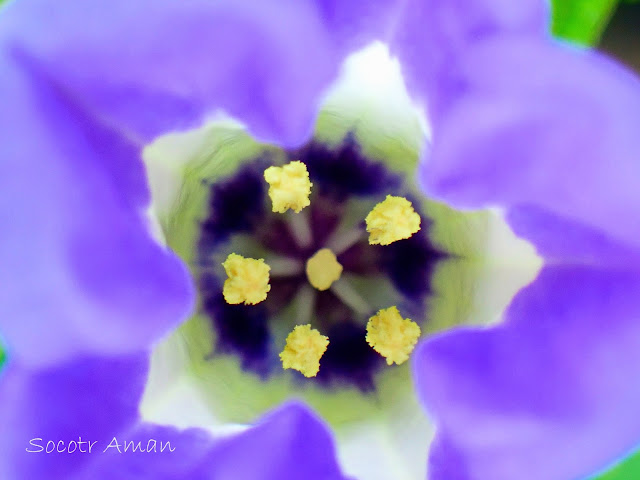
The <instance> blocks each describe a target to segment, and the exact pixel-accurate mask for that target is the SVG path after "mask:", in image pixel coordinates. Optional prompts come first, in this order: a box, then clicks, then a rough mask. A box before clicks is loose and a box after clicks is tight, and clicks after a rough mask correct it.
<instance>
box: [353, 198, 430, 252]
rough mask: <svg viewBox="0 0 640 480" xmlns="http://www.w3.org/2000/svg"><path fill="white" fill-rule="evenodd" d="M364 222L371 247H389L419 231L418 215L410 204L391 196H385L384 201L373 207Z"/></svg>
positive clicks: (404, 199)
mask: <svg viewBox="0 0 640 480" xmlns="http://www.w3.org/2000/svg"><path fill="white" fill-rule="evenodd" d="M365 221H366V222H367V232H369V244H371V245H389V244H391V243H393V242H396V241H398V240H404V239H407V238H409V237H411V236H412V235H413V234H414V233H416V232H418V231H419V230H420V215H418V214H417V213H416V211H415V210H414V209H413V205H412V204H411V202H410V201H409V200H407V199H406V198H404V197H394V196H393V195H387V198H386V199H385V200H384V201H382V202H380V203H378V204H377V205H376V206H375V207H373V210H371V212H369V215H367V218H366V219H365Z"/></svg>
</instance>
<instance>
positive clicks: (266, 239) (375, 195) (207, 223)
mask: <svg viewBox="0 0 640 480" xmlns="http://www.w3.org/2000/svg"><path fill="white" fill-rule="evenodd" d="M288 156H289V158H288V159H286V160H288V161H285V162H280V163H279V164H276V165H274V164H273V163H275V162H274V161H273V159H271V158H257V159H255V160H253V161H250V162H247V163H246V164H245V165H244V166H243V167H241V168H240V169H239V170H238V171H236V172H235V173H234V174H233V175H231V176H229V177H227V178H225V179H223V180H221V181H217V182H216V183H215V184H212V186H211V188H210V197H209V205H210V209H209V212H208V214H207V217H206V219H205V220H204V221H203V222H202V224H201V235H200V240H199V252H198V262H197V263H198V265H199V277H200V282H199V284H200V290H201V296H202V299H203V302H202V306H203V310H204V311H205V313H206V314H207V316H208V317H209V319H210V320H211V322H212V325H213V327H214V329H215V331H216V333H217V344H216V346H215V352H214V355H217V354H222V355H228V354H233V355H237V356H239V357H240V358H241V362H242V365H243V368H245V370H249V371H254V372H256V373H258V374H259V375H260V376H261V377H263V378H267V377H270V376H272V375H275V374H277V373H278V372H283V368H284V369H293V370H294V372H293V375H300V379H301V380H302V379H303V378H304V377H307V378H312V379H313V381H318V382H320V383H321V384H323V385H327V386H346V385H355V386H356V387H358V388H359V389H361V390H363V391H368V390H371V389H373V388H374V387H375V381H374V378H375V374H376V372H377V371H378V370H379V369H381V368H382V367H383V366H384V363H385V360H386V363H387V364H388V365H391V364H392V363H397V364H401V363H403V362H406V361H407V360H408V358H409V355H410V353H411V351H412V350H413V348H414V346H415V344H416V343H417V340H418V337H419V336H420V332H421V330H420V327H419V326H418V324H417V323H416V322H422V321H424V317H425V305H426V297H427V295H428V293H429V280H430V274H431V271H432V269H433V266H434V264H435V263H436V262H437V261H438V260H439V259H440V258H441V257H442V254H441V253H440V252H438V251H436V249H435V248H433V247H432V246H431V244H430V243H429V240H428V236H427V233H428V232H427V229H428V224H429V222H428V221H427V220H426V219H425V218H423V217H422V216H421V214H420V213H419V210H420V209H419V205H418V204H417V203H416V202H415V201H414V202H412V201H411V200H409V198H411V189H410V186H408V185H407V184H406V183H405V182H404V179H403V178H402V176H401V175H399V174H396V173H392V172H391V171H389V170H388V169H387V168H386V167H384V166H383V165H382V164H380V163H377V162H374V161H371V160H369V159H367V158H365V157H364V156H363V155H362V154H361V153H360V150H359V147H358V146H357V144H356V143H355V142H354V141H353V140H352V139H348V140H347V141H346V143H345V144H344V145H343V146H342V147H341V148H340V149H338V150H331V149H329V148H328V147H325V146H323V145H319V144H311V145H309V146H307V147H305V148H303V149H301V150H299V151H297V152H290V153H289V154H288ZM408 197H409V198H408ZM410 318H414V319H415V320H416V322H414V321H413V320H410ZM298 372H299V373H298Z"/></svg>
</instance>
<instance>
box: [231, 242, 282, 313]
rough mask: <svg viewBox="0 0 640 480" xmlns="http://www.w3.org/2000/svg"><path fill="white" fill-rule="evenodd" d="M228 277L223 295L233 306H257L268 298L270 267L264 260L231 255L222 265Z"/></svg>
mask: <svg viewBox="0 0 640 480" xmlns="http://www.w3.org/2000/svg"><path fill="white" fill-rule="evenodd" d="M222 266H223V267H224V270H225V272H227V276H228V277H229V278H228V279H227V280H226V281H225V282H224V287H223V291H222V295H223V296H224V299H225V300H226V302H227V303H230V304H232V305H235V304H238V303H244V304H245V305H255V304H256V303H260V302H262V301H263V300H265V299H266V298H267V293H268V292H269V290H271V285H269V270H271V268H270V267H269V265H267V264H266V263H264V260H263V259H262V258H260V259H255V258H244V257H242V256H240V255H237V254H235V253H231V254H230V255H229V256H228V257H227V259H226V260H225V262H224V263H223V264H222Z"/></svg>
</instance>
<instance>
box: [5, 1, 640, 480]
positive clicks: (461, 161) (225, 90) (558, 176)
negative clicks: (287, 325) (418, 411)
mask: <svg viewBox="0 0 640 480" xmlns="http://www.w3.org/2000/svg"><path fill="white" fill-rule="evenodd" d="M546 28H547V12H546V9H545V6H544V5H543V4H542V2H538V1H536V0H526V1H524V2H510V1H506V0H456V1H451V0H448V1H442V0H425V1H417V0H407V1H398V2H393V1H382V0H376V1H372V2H351V3H349V2H332V1H330V0H327V1H311V0H309V1H298V2H287V1H284V0H283V1H277V0H273V1H271V0H270V1H264V2H252V1H248V0H234V1H227V0H223V1H220V2H211V1H205V0H202V1H200V0H192V1H181V2H178V1H169V0H160V1H158V0H156V1H153V2H142V1H139V2H126V1H121V0H116V1H113V0H112V1H109V2H99V1H93V0H91V1H85V2H80V3H78V4H77V5H74V6H66V5H61V4H60V3H59V2H53V1H50V0H32V1H30V2H27V1H24V2H23V1H20V0H16V1H14V2H13V3H10V4H9V5H7V6H5V7H4V9H3V10H2V11H1V12H0V66H1V67H2V72H3V75H2V77H1V78H0V105H2V109H0V132H2V135H3V141H2V142H1V143H0V158H2V168H3V170H2V179H3V184H2V195H1V196H0V212H1V213H2V218H3V220H4V221H3V223H2V224H3V233H2V239H3V243H2V245H1V246H0V258H1V261H0V264H1V265H2V269H1V270H0V272H1V273H0V275H1V276H2V282H1V283H2V286H3V288H2V294H1V296H0V305H1V306H2V309H1V311H0V314H1V315H0V332H1V333H2V338H3V344H4V345H5V346H6V349H7V356H8V360H7V362H6V364H5V365H4V367H3V370H2V372H0V375H1V378H0V380H1V381H0V400H1V402H2V405H3V408H2V409H1V410H0V412H1V413H0V425H3V430H2V435H0V452H1V453H0V477H1V478H15V479H22V478H25V479H27V478H28V479H31V478H65V479H66V478H77V479H84V478H91V479H94V478H167V479H173V478H188V479H192V478H193V479H200V478H203V479H204V478H215V479H226V478H233V479H245V478H246V479H257V478H264V479H272V478H273V479H276V478H278V479H286V478H314V479H315V478H317V479H327V480H328V479H334V478H335V479H340V478H346V476H345V475H344V474H343V473H342V470H341V468H340V467H339V465H338V462H337V460H336V452H335V450H334V441H333V438H332V436H331V434H330V431H329V429H328V428H327V426H326V425H325V424H324V422H323V420H322V419H321V418H320V417H319V416H317V415H316V414H315V413H313V412H312V411H311V410H310V408H309V407H307V406H306V405H305V404H303V403H300V402H298V401H291V402H287V403H285V404H284V405H283V406H282V407H280V408H278V409H277V410H276V411H274V412H272V413H270V414H268V415H267V416H265V417H264V418H262V419H261V420H259V421H257V422H256V424H255V425H254V426H252V427H251V428H249V429H246V430H243V431H242V432H240V433H235V434H228V435H224V436H221V435H218V436H214V435H212V434H211V433H210V432H208V431H205V430H202V429H195V428H194V429H178V428H176V427H172V426H163V425H159V424H154V423H150V422H148V421H145V420H144V419H143V416H141V414H140V401H141V397H142V394H143V389H144V387H145V383H146V382H147V378H148V371H149V355H150V354H149V352H150V349H151V348H152V347H153V346H154V345H156V344H157V342H158V341H159V340H161V339H162V338H163V337H164V336H166V335H167V334H168V333H170V332H171V331H173V330H175V329H176V328H177V327H178V325H179V324H180V323H182V322H183V321H184V320H185V319H186V318H187V317H188V316H189V315H190V313H191V311H192V310H193V308H194V303H195V289H194V286H193V284H192V281H191V279H190V275H189V273H188V272H187V269H186V267H185V265H184V264H183V263H182V261H181V260H180V259H178V257H177V256H176V255H175V254H174V253H172V252H171V251H170V250H169V249H168V248H166V247H165V246H163V245H162V244H161V242H159V241H158V240H157V239H155V238H154V236H153V233H152V231H153V222H152V220H151V219H150V215H149V212H148V208H149V205H150V201H151V198H150V193H149V188H148V186H147V179H146V177H145V170H144V167H143V163H142V158H141V157H142V150H143V148H144V147H145V146H147V145H148V144H150V143H151V142H152V141H153V140H154V139H156V138H157V137H158V136H160V135H162V134H165V133H169V132H172V131H186V130H188V129H192V128H195V127H198V126H201V125H202V124H204V123H205V122H206V121H207V120H209V119H211V118H212V117H213V116H214V115H215V114H217V113H218V112H220V111H222V112H224V113H226V114H228V115H231V116H233V117H234V118H237V119H239V120H241V121H242V122H243V123H244V124H246V125H247V127H248V129H249V131H250V132H251V134H252V135H253V136H254V137H255V138H258V139H260V140H262V141H268V142H271V143H274V144H276V145H279V146H281V147H283V148H287V149H299V148H300V145H302V144H303V143H304V142H305V141H306V140H308V139H309V137H310V134H311V128H312V125H313V122H314V120H315V115H316V114H317V109H318V104H319V102H320V98H321V95H322V93H323V92H324V89H325V88H326V87H327V86H328V85H329V84H330V82H331V81H332V80H333V79H334V78H335V77H336V75H337V72H338V68H339V66H340V63H341V61H342V60H343V59H344V58H345V56H346V55H347V54H348V53H349V52H351V51H354V50H355V49H357V48H359V47H361V46H363V45H365V44H366V43H368V42H370V41H372V40H374V39H377V40H381V41H384V42H386V43H387V44H388V45H389V48H390V50H391V52H392V53H393V54H395V55H397V57H398V58H399V60H400V63H401V67H402V70H403V73H404V76H405V78H406V81H407V85H408V87H409V90H410V92H411V94H412V97H413V98H414V99H415V101H416V102H417V103H418V104H420V105H421V106H422V107H424V108H426V109H427V110H428V112H429V120H430V127H431V130H432V135H431V143H430V144H429V146H428V148H426V147H425V148H424V152H423V157H424V158H423V159H422V162H421V166H420V171H419V182H420V183H421V185H422V186H423V188H424V191H425V192H426V194H427V195H428V196H430V197H432V198H437V199H440V200H442V201H445V202H446V203H447V204H448V205H451V206H454V207H459V208H469V209H476V208H483V207H500V208H501V209H502V210H503V211H504V212H506V217H507V219H508V222H509V224H510V225H511V227H512V228H513V229H514V230H515V232H516V233H517V234H518V235H520V236H522V237H524V238H526V239H528V240H529V241H530V242H532V243H533V244H534V245H535V247H536V249H537V251H538V253H539V255H541V256H542V257H543V258H544V260H545V266H544V268H543V270H542V271H541V272H540V274H539V275H538V277H537V278H536V279H535V281H534V282H533V283H532V284H531V285H529V286H528V287H526V288H524V289H523V290H521V291H520V292H519V293H518V294H517V296H516V297H515V298H514V300H513V302H512V303H511V304H510V306H509V307H508V309H507V312H506V313H505V321H504V322H503V323H501V324H500V325H498V326H495V327H492V328H482V329H479V328H470V327H466V328H458V329H455V330H450V331H447V332H444V333H442V334H439V335H437V336H431V337H428V338H427V339H426V340H424V341H423V342H422V343H421V344H420V345H419V347H418V350H417V351H416V352H415V354H414V357H413V360H412V373H413V378H414V382H415V387H416V390H417V395H418V397H419V399H420V401H421V403H422V404H423V406H424V407H425V409H426V412H427V413H428V415H429V416H430V417H431V418H432V419H433V420H434V421H435V425H436V429H437V433H436V438H435V440H434V443H433V445H432V447H431V449H430V452H429V476H430V477H429V478H431V479H433V480H439V479H465V480H466V479H469V480H471V479H486V478H491V479H497V480H508V479H519V480H521V479H528V478H531V479H540V478H544V479H551V480H553V479H558V480H560V479H568V478H576V477H580V476H583V475H587V474H589V473H591V472H593V471H595V470H597V469H600V468H603V467H605V466H606V465H607V464H608V463H610V462H612V461H614V460H615V459H616V458H618V457H620V456H621V455H623V454H625V453H626V452H628V451H629V450H631V449H632V448H633V447H634V446H636V444H637V443H638V441H639V440H640V416H639V415H637V414H636V413H635V411H636V409H637V408H636V406H637V405H638V401H639V400H640V388H638V387H637V382H635V380H634V378H635V375H634V365H635V364H636V363H637V360H638V359H637V356H638V354H637V352H638V351H640V332H638V331H637V330H638V327H637V326H636V323H637V322H635V320H636V319H637V318H638V315H639V314H640V304H638V300H637V295H636V292H637V291H638V288H639V287H640V285H639V283H640V276H639V275H638V272H637V267H638V265H640V263H639V262H638V260H639V259H640V253H639V252H638V243H639V240H638V239H639V238H640V235H638V233H640V232H639V231H640V225H639V224H638V220H637V218H638V216H637V215H634V213H635V212H637V211H638V210H639V209H640V195H638V194H637V185H638V182H637V179H638V178H639V174H640V172H639V170H640V167H639V166H638V165H640V164H639V163H638V162H637V158H636V157H637V155H638V154H640V140H639V138H640V137H638V135H637V132H638V131H639V128H638V127H640V83H639V82H638V80H637V79H636V78H635V77H634V76H633V75H631V74H630V73H628V72H627V71H625V70H624V69H623V68H621V67H620V66H618V65H616V64H614V63H613V62H611V61H610V60H607V59H605V58H602V57H601V56H599V55H598V54H597V53H594V52H591V51H581V50H577V49H575V48H574V47H570V46H567V45H561V44H558V43H556V42H555V41H553V40H552V39H551V38H549V36H548V34H547V33H546ZM306 148H307V150H295V152H296V153H297V154H302V152H303V151H304V154H305V155H309V158H311V157H313V155H316V157H318V155H319V154H317V152H315V151H314V150H313V149H314V148H316V147H315V146H314V145H313V144H311V145H310V146H307V147H306ZM345 148H346V149H347V150H345V151H346V152H347V153H346V154H345V155H347V156H350V157H351V158H355V160H354V161H355V162H358V161H359V156H358V155H359V153H358V151H357V149H355V150H349V148H350V147H348V146H347V147H345ZM314 152H315V153H314ZM354 152H355V153H354ZM323 155H324V154H322V155H321V156H320V158H322V159H323V160H322V161H321V162H319V163H317V165H316V167H317V168H316V170H315V171H314V172H315V173H314V175H317V178H324V177H331V176H332V174H331V173H330V172H331V168H333V167H332V165H333V164H330V163H328V162H327V161H326V157H325V156H323ZM355 164H356V165H359V164H358V163H355ZM342 167H343V164H342V163H338V164H337V167H336V168H338V169H339V168H342ZM367 168H373V169H374V170H367ZM367 168H363V169H360V168H356V169H355V170H353V172H355V173H362V178H363V179H365V180H366V178H367V175H366V173H367V172H369V171H371V172H374V173H373V174H372V175H370V176H369V177H370V178H374V179H375V180H376V181H378V180H379V179H380V178H382V179H387V177H385V176H384V175H378V173H377V172H378V171H376V170H375V168H376V167H375V166H374V167H370V166H369V167H367ZM327 172H329V173H327ZM312 173H313V172H312ZM323 176H324V177H323ZM338 176H339V175H338ZM333 177H335V175H333ZM333 177H332V178H333ZM365 180H363V183H361V184H359V187H358V188H361V189H362V191H361V192H363V193H367V192H369V190H367V189H368V188H369V187H370V184H369V183H367V182H366V181H365ZM388 180H389V181H388V182H386V183H385V188H402V187H401V186H400V184H399V183H397V182H395V180H394V179H393V178H391V177H389V179H388ZM385 181H386V180H385ZM212 188H219V189H224V188H225V184H219V185H218V187H215V186H214V187H212ZM345 195H346V193H345ZM209 220H210V221H211V222H212V224H213V225H214V227H215V228H212V229H211V232H210V233H211V234H212V235H213V236H214V238H217V235H220V234H221V233H220V232H221V225H229V221H230V220H229V219H223V220H224V221H223V220H221V219H220V218H219V217H215V218H211V219H209ZM228 220H229V221H228ZM234 221H236V220H234ZM232 223H233V222H232ZM234 225H236V227H237V226H238V225H239V228H243V224H242V222H240V223H239V224H234ZM234 228H235V227H234ZM210 240H211V239H210ZM211 241H212V242H213V241H214V240H211ZM216 241H217V240H216ZM423 247H424V245H423V244H421V243H419V242H418V244H417V245H414V250H413V252H414V254H415V255H418V256H420V255H423V257H424V256H426V255H427V254H426V253H424V252H425V250H424V248H426V247H424V248H423ZM421 249H422V250H421ZM399 250H400V251H398V252H396V253H395V254H394V255H397V257H392V260H393V261H391V262H389V261H387V262H386V263H384V262H383V263H382V264H384V265H386V266H387V267H388V269H387V270H386V271H387V272H388V274H389V277H390V278H391V279H392V280H393V281H395V282H396V283H395V285H396V287H397V289H398V290H399V291H401V292H402V294H403V295H405V297H406V298H407V299H410V298H411V297H412V295H414V294H416V290H415V288H416V287H415V285H416V284H417V283H416V282H418V280H415V281H414V280H412V281H410V282H405V283H402V279H404V278H405V277H404V276H403V274H406V273H407V271H409V270H410V269H411V268H413V267H414V265H413V264H412V262H411V261H405V260H403V263H399V262H400V259H403V258H404V257H402V255H403V254H404V251H402V250H401V249H399ZM415 252H417V253H415ZM387 260H388V259H387ZM400 264H402V265H403V267H402V268H399V267H398V265H400ZM425 270H427V268H426V266H425ZM398 278H400V280H398ZM410 278H412V277H410ZM421 278H422V279H424V276H422V277H421ZM200 280H202V281H204V280H203V279H200ZM205 280H206V279H205ZM200 286H201V285H199V287H200ZM425 288H429V285H427V286H425ZM418 290H419V289H418ZM420 292H421V290H419V291H418V293H420ZM407 301H408V302H409V300H407ZM211 308H215V305H213V306H212V307H211ZM218 316H219V315H218ZM245 320H246V321H247V322H251V321H253V320H252V319H243V321H245ZM256 321H257V322H259V321H260V320H256ZM345 335H346V333H345ZM234 338H235V337H234ZM258 350H259V349H258ZM335 358H340V357H339V356H337V357H335ZM237 401H238V402H239V403H242V402H243V399H241V398H238V399H237ZM194 408H195V407H194ZM187 413H188V412H187ZM428 435H429V433H428V432H426V431H425V433H424V436H425V437H427V436H428ZM398 436H402V432H400V433H399V435H398ZM114 439H117V442H119V443H120V444H116V445H114V444H113V441H114ZM151 440H153V442H155V443H150V442H151ZM92 442H94V443H93V446H92ZM125 445H127V446H126V447H125ZM90 447H91V448H94V449H95V450H94V451H93V453H90V452H89V448H90ZM163 447H164V448H163ZM124 448H127V449H128V450H133V449H136V448H137V449H145V450H147V451H148V453H149V455H142V454H140V455H137V454H133V452H132V454H124V453H122V449H124ZM172 449H175V451H172ZM83 450H84V451H83ZM47 452H50V453H47ZM138 453H140V452H138ZM423 454H424V461H425V462H426V459H427V452H426V451H424V452H423ZM363 455H364V454H363Z"/></svg>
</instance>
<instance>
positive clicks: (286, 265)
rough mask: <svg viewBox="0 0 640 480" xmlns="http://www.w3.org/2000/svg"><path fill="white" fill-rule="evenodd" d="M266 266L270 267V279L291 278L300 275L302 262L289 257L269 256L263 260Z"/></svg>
mask: <svg viewBox="0 0 640 480" xmlns="http://www.w3.org/2000/svg"><path fill="white" fill-rule="evenodd" d="M265 262H266V263H267V265H269V266H270V267H271V271H270V272H269V273H270V275H271V277H272V278H273V277H292V276H295V275H299V274H300V273H302V270H303V265H302V262H301V261H299V260H296V259H295V258H290V257H276V256H273V257H271V256H269V257H267V258H266V259H265Z"/></svg>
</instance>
